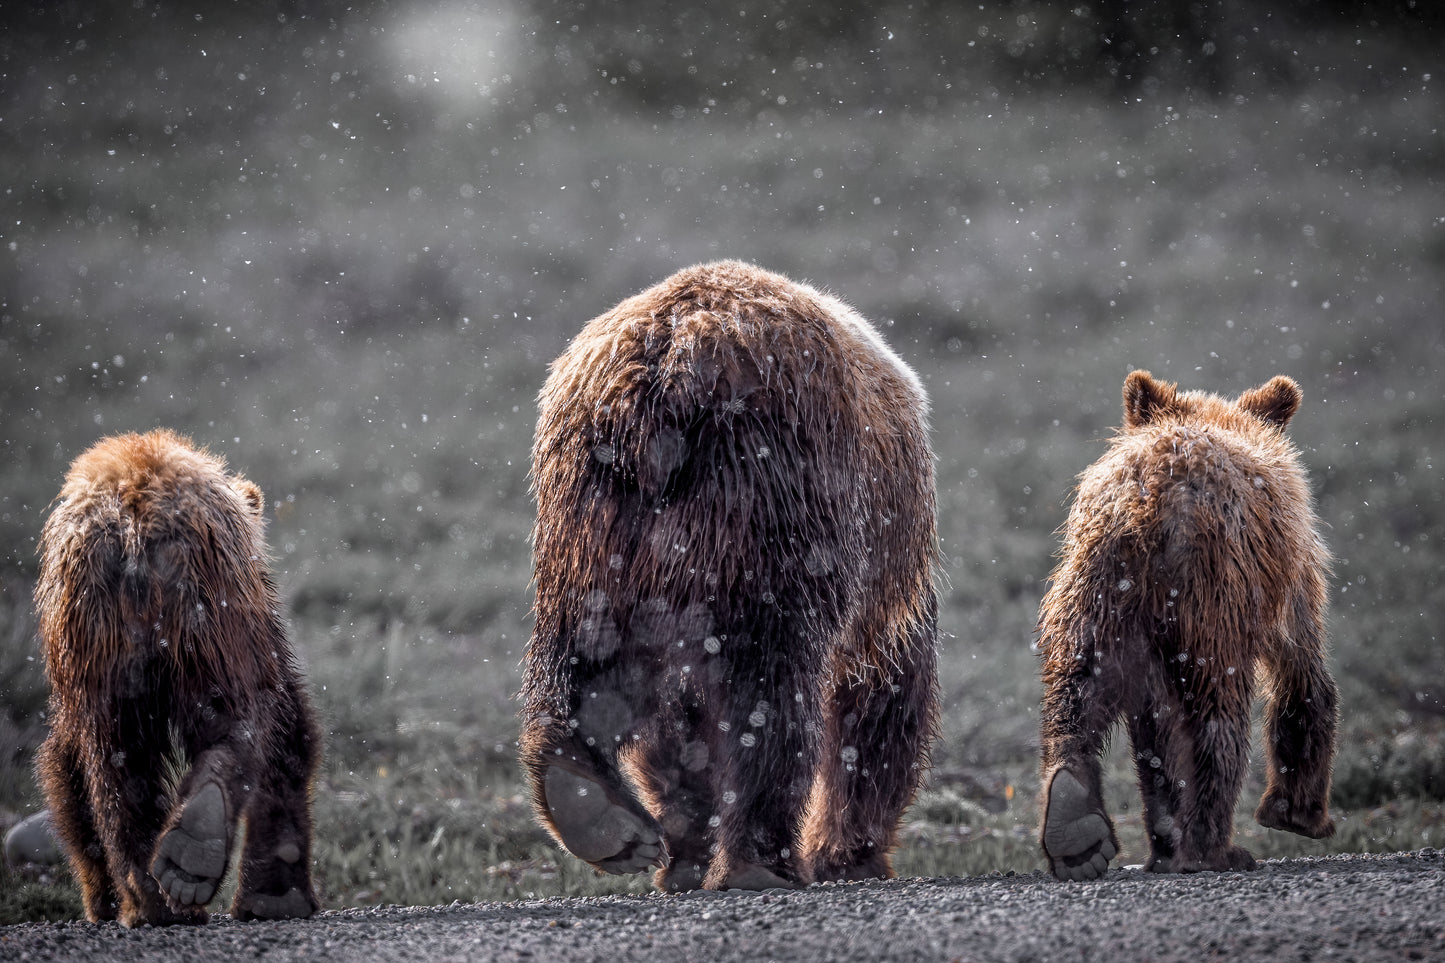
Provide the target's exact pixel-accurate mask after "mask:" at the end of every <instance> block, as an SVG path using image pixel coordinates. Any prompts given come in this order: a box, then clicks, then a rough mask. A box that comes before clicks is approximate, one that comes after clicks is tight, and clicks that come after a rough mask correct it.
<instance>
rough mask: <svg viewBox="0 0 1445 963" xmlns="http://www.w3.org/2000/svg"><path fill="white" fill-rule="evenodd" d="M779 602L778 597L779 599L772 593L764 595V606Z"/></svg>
mask: <svg viewBox="0 0 1445 963" xmlns="http://www.w3.org/2000/svg"><path fill="white" fill-rule="evenodd" d="M777 600H778V597H777V596H776V595H774V594H773V593H772V592H764V593H763V604H764V605H772V604H773V603H774V602H776V601H777Z"/></svg>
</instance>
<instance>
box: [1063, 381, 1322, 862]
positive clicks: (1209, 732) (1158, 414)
mask: <svg viewBox="0 0 1445 963" xmlns="http://www.w3.org/2000/svg"><path fill="white" fill-rule="evenodd" d="M1299 402H1300V390H1299V386H1298V385H1296V384H1295V383H1294V382H1293V381H1291V380H1290V379H1289V378H1284V377H1277V378H1275V379H1273V380H1272V381H1270V382H1269V383H1268V384H1266V385H1264V386H1263V387H1260V388H1256V389H1254V390H1252V391H1246V392H1245V393H1244V394H1242V395H1240V397H1239V398H1238V399H1237V400H1235V401H1229V400H1226V399H1223V398H1220V397H1218V396H1216V395H1211V394H1205V393H1202V392H1193V391H1190V392H1180V391H1177V390H1176V389H1175V386H1174V385H1172V384H1166V383H1164V382H1160V381H1156V380H1154V378H1153V377H1151V376H1150V375H1149V373H1148V372H1145V371H1135V372H1134V373H1133V374H1131V375H1129V378H1128V380H1127V381H1125V383H1124V427H1123V428H1122V429H1121V430H1120V431H1119V433H1118V434H1117V436H1116V437H1115V438H1114V439H1113V441H1112V442H1111V443H1110V445H1109V450H1108V451H1107V452H1106V453H1105V455H1104V456H1103V457H1102V458H1101V459H1099V461H1098V462H1096V463H1095V464H1094V465H1092V466H1091V467H1090V468H1089V469H1088V470H1087V471H1085V472H1084V473H1083V474H1082V475H1080V476H1079V488H1078V494H1077V497H1076V498H1075V501H1074V505H1073V509H1072V511H1071V512H1070V514H1069V519H1068V522H1067V524H1066V526H1065V533H1064V545H1063V551H1062V561H1061V562H1060V563H1059V566H1058V568H1057V569H1056V570H1055V571H1054V574H1053V584H1052V586H1051V587H1050V589H1049V591H1048V594H1047V595H1046V596H1045V597H1044V600H1043V605H1042V610H1041V613H1040V616H1039V627H1040V631H1041V638H1040V643H1039V644H1040V647H1041V650H1042V654H1043V679H1044V703H1043V779H1044V781H1043V785H1044V800H1045V803H1044V804H1045V811H1044V816H1043V825H1042V842H1043V846H1044V851H1045V853H1046V854H1047V855H1048V856H1049V859H1050V863H1051V866H1052V868H1053V871H1054V873H1055V875H1057V876H1059V877H1060V878H1065V879H1080V878H1092V877H1095V876H1098V875H1101V874H1102V873H1103V872H1104V871H1105V869H1106V867H1107V865H1108V860H1109V859H1110V858H1111V857H1112V856H1113V855H1114V853H1115V851H1117V848H1118V842H1117V840H1116V839H1115V837H1114V829H1113V825H1112V823H1111V822H1110V821H1109V819H1108V816H1107V815H1106V814H1105V812H1104V807H1103V801H1102V798H1101V796H1100V791H1099V760H1098V755H1099V752H1100V751H1101V749H1102V747H1103V744H1104V742H1105V740H1106V738H1107V736H1108V733H1109V731H1110V729H1111V728H1112V726H1113V724H1114V722H1115V720H1116V719H1117V718H1118V717H1119V716H1120V715H1121V714H1122V715H1123V716H1124V717H1125V720H1126V724H1127V726H1128V729H1129V736H1130V739H1131V741H1132V743H1133V749H1134V758H1135V764H1136V766H1137V769H1138V773H1139V784H1140V788H1141V790H1142V792H1143V796H1144V809H1145V818H1146V826H1147V828H1148V831H1149V842H1150V857H1149V863H1148V868H1149V869H1151V870H1154V871H1156V872H1189V871H1193V870H1223V869H1249V868H1252V867H1253V866H1254V858H1253V857H1252V856H1251V855H1250V854H1249V852H1247V851H1246V850H1244V849H1242V848H1240V847H1238V846H1234V845H1232V844H1231V837H1232V816H1233V813H1234V804H1235V801H1236V800H1237V799H1238V797H1239V791H1240V786H1241V783H1242V780H1243V778H1244V774H1245V768H1246V765H1247V755H1248V748H1249V721H1250V706H1251V701H1252V697H1253V694H1254V681H1255V671H1256V667H1258V669H1259V670H1260V671H1261V672H1262V676H1263V680H1264V689H1265V695H1266V697H1267V700H1268V710H1267V714H1266V718H1265V737H1266V758H1267V760H1268V765H1269V782H1268V788H1267V789H1266V790H1265V794H1264V798H1263V800H1262V801H1261V802H1260V804H1259V809H1258V811H1257V812H1256V813H1255V819H1256V820H1258V821H1259V822H1260V823H1261V824H1262V825H1265V826H1269V827H1272V828H1275V829H1287V830H1290V831H1291V832H1295V833H1300V834H1302V835H1306V836H1311V837H1316V838H1318V837H1322V836H1329V835H1331V834H1333V833H1334V823H1333V822H1332V821H1331V820H1330V817H1329V813H1328V801H1329V787H1330V766H1331V762H1332V760H1333V757H1334V743H1335V729H1336V725H1337V710H1336V701H1337V699H1336V691H1335V684H1334V680H1333V679H1332V678H1331V676H1330V673H1329V670H1328V669H1327V668H1326V666H1325V626H1324V610H1325V602H1326V598H1325V596H1326V589H1325V578H1326V576H1327V573H1328V568H1329V561H1330V559H1329V555H1328V553H1327V552H1326V550H1325V547H1324V544H1323V543H1322V542H1321V540H1320V538H1319V535H1318V534H1317V529H1318V522H1317V520H1316V518H1315V514H1314V509H1313V506H1312V504H1311V500H1310V493H1309V486H1308V482H1307V481H1306V478H1305V473H1304V470H1303V469H1302V468H1301V466H1300V463H1299V457H1298V454H1297V452H1296V450H1295V448H1294V446H1293V445H1292V444H1290V442H1289V440H1288V439H1287V438H1286V437H1285V434H1284V428H1285V425H1286V424H1287V423H1288V422H1289V420H1290V418H1291V416H1293V415H1294V413H1295V411H1296V410H1297V409H1298V407H1299Z"/></svg>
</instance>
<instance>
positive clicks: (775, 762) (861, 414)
mask: <svg viewBox="0 0 1445 963" xmlns="http://www.w3.org/2000/svg"><path fill="white" fill-rule="evenodd" d="M846 310H847V309H846V308H844V307H843V306H842V305H841V304H839V303H838V302H836V301H833V300H831V299H827V298H825V297H824V296H821V295H818V294H817V293H816V292H814V291H812V290H811V289H809V288H805V287H803V286H801V285H795V284H793V283H791V282H789V281H787V280H786V279H784V278H781V277H779V276H777V275H773V274H769V273H767V272H764V271H761V270H759V269H757V268H754V267H751V266H749V265H743V264H739V263H736V262H723V263H719V264H712V265H705V266H700V267H697V268H692V269H689V270H687V271H683V272H681V273H679V274H677V275H675V276H674V277H672V278H670V279H668V280H667V281H664V282H663V283H662V284H660V285H658V286H657V287H655V288H652V289H650V290H648V291H645V292H643V293H642V294H640V295H637V296H636V297H634V298H631V299H629V300H627V301H624V302H623V303H622V304H620V305H619V306H618V307H616V308H615V309H613V310H612V311H611V312H609V313H607V314H605V315H603V316H601V317H599V318H598V319H596V320H594V321H593V322H591V323H590V324H589V325H588V326H587V327H586V328H585V329H584V330H583V332H582V333H581V334H579V335H578V337H577V339H576V340H575V341H574V342H573V344H572V345H571V347H569V348H568V350H567V351H566V352H565V353H564V354H563V355H562V356H561V357H560V358H559V359H558V360H557V361H556V362H555V363H554V364H553V367H552V373H551V376H550V378H549V379H548V382H547V385H546V387H545V388H544V389H543V391H542V394H541V414H540V418H539V421H538V427H537V436H536V442H535V447H534V451H533V484H534V490H535V493H536V497H537V511H538V517H537V524H536V527H535V529H534V533H533V540H534V547H535V575H536V590H537V599H536V627H535V630H534V632H533V635H532V639H531V643H530V645H529V647H528V652H527V658H526V678H525V683H524V688H523V692H522V698H523V701H524V703H525V706H524V709H523V733H522V753H521V755H522V762H523V764H524V766H525V768H526V770H527V772H528V775H529V778H530V780H531V784H532V789H533V797H534V801H535V803H536V808H537V812H538V815H539V818H540V819H541V820H542V821H543V822H544V824H546V825H548V827H549V828H550V829H552V831H553V832H554V834H555V833H556V829H555V825H554V824H553V823H552V822H551V817H550V815H549V813H548V810H547V806H546V802H545V792H544V789H543V783H542V780H543V777H544V775H545V772H546V770H547V767H548V766H551V765H558V766H562V767H565V768H569V769H574V770H575V771H577V772H579V773H582V774H586V775H590V776H593V777H595V778H597V779H600V780H601V781H602V782H603V783H604V784H605V785H606V787H607V791H608V795H609V797H610V798H611V799H612V800H613V801H614V802H616V803H617V804H619V805H623V806H625V807H626V808H628V809H631V810H633V811H634V812H636V813H638V814H645V817H644V818H646V817H654V818H656V819H657V820H658V821H659V822H660V824H661V826H662V829H663V832H664V836H665V839H666V843H667V846H668V849H669V851H670V853H671V856H672V860H673V866H672V869H671V870H667V871H663V872H662V873H660V874H659V877H658V885H659V886H660V887H663V888H687V887H688V886H692V885H698V884H702V885H707V886H709V887H714V888H722V887H725V886H726V885H727V881H728V879H729V876H730V874H732V873H734V872H738V871H740V868H743V867H746V866H748V865H759V866H763V867H765V868H767V869H768V870H769V871H771V872H773V873H775V874H777V875H778V876H781V877H782V878H783V879H785V880H787V881H789V882H794V883H803V882H806V881H808V880H810V879H813V878H820V879H835V878H857V877H863V876H886V875H890V874H891V867H890V864H889V858H888V854H889V852H890V851H891V849H892V848H893V845H894V838H895V832H896V827H897V822H898V819H899V817H900V815H901V813H902V811H903V809H904V808H905V807H906V806H907V804H908V803H909V801H910V800H911V799H912V797H913V795H914V793H915V791H916V789H917V786H918V782H919V779H920V777H921V774H922V771H923V768H924V767H925V766H926V763H927V752H928V747H929V745H930V744H931V741H932V739H933V736H934V732H935V729H936V720H937V711H938V708H937V693H936V687H937V683H936V668H935V619H936V601H935V595H934V589H933V585H932V581H931V577H932V566H933V563H934V560H935V551H936V548H935V544H936V536H935V521H934V481H933V463H932V454H931V452H930V449H929V445H928V440H927V427H926V400H925V399H924V397H923V395H922V392H921V390H920V389H919V388H918V386H917V382H916V381H913V380H911V376H910V374H909V373H908V372H907V371H906V369H904V368H902V366H901V363H899V362H897V361H896V359H892V358H890V357H887V356H886V355H885V353H884V352H885V351H886V349H881V348H880V347H879V346H877V345H875V344H873V343H871V342H870V341H869V339H868V338H867V337H865V336H863V335H862V334H860V332H859V331H858V330H857V329H856V328H855V327H854V326H853V325H852V324H851V322H849V321H848V320H845V319H843V318H841V316H840V312H842V311H846ZM749 742H751V744H750V745H749V744H748V743H749ZM624 771H625V772H627V773H628V774H629V776H630V778H625V777H624V775H623V773H624ZM810 801H811V805H810Z"/></svg>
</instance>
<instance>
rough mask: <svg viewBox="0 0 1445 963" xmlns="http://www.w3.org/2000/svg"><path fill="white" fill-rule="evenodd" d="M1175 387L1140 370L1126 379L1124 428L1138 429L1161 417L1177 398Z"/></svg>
mask: <svg viewBox="0 0 1445 963" xmlns="http://www.w3.org/2000/svg"><path fill="white" fill-rule="evenodd" d="M1177 395H1178V392H1176V391H1175V388H1174V385H1172V384H1169V383H1168V382H1167V381H1156V380H1154V376H1153V375H1151V374H1150V373H1149V372H1147V371H1143V370H1139V371H1135V372H1133V373H1131V374H1130V375H1129V377H1127V378H1125V379H1124V427H1126V428H1138V427H1141V426H1143V425H1147V424H1149V422H1151V421H1153V420H1154V419H1155V418H1158V417H1159V414H1160V412H1161V411H1163V410H1164V409H1165V408H1168V407H1171V406H1172V405H1173V404H1174V400H1175V398H1176V397H1177Z"/></svg>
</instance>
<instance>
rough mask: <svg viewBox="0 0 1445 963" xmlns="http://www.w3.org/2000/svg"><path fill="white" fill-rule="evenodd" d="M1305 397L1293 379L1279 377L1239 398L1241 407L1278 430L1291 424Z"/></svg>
mask: <svg viewBox="0 0 1445 963" xmlns="http://www.w3.org/2000/svg"><path fill="white" fill-rule="evenodd" d="M1302 397H1304V395H1303V394H1302V393H1301V392H1300V389H1299V385H1298V384H1297V383H1296V382H1295V380H1294V379H1293V378H1286V377H1285V376H1284V375H1277V376H1275V377H1273V378H1271V379H1270V380H1269V383H1268V384H1266V385H1264V386H1263V387H1261V388H1255V389H1253V390H1251V391H1246V392H1245V393H1244V394H1242V395H1240V396H1239V407H1241V408H1243V409H1244V410H1245V411H1247V412H1249V413H1250V414H1252V415H1254V416H1255V417H1256V418H1258V419H1260V420H1261V421H1264V422H1266V423H1268V424H1271V425H1274V426H1275V427H1276V428H1283V427H1284V426H1285V425H1287V424H1289V420H1290V419H1291V418H1293V417H1294V413H1295V412H1296V411H1299V403H1300V399H1301V398H1302Z"/></svg>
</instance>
